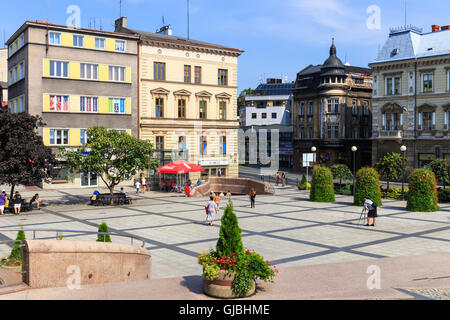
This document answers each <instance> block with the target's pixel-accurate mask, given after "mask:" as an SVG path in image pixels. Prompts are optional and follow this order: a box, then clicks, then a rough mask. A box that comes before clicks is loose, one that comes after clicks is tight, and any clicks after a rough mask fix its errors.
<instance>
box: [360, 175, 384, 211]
mask: <svg viewBox="0 0 450 320" xmlns="http://www.w3.org/2000/svg"><path fill="white" fill-rule="evenodd" d="M354 191H355V192H354V193H355V196H354V198H353V204H354V205H356V206H362V205H363V201H362V199H363V198H366V199H370V200H372V201H373V202H375V203H376V204H377V206H379V207H381V205H382V201H381V188H380V178H379V175H378V172H377V171H376V170H375V169H374V168H370V167H365V168H362V169H360V170H359V171H358V172H357V173H356V184H355V190H354Z"/></svg>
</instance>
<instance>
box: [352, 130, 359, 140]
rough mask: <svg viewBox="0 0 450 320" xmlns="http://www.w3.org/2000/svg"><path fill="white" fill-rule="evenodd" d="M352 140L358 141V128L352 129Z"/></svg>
mask: <svg viewBox="0 0 450 320" xmlns="http://www.w3.org/2000/svg"><path fill="white" fill-rule="evenodd" d="M352 139H358V128H352Z"/></svg>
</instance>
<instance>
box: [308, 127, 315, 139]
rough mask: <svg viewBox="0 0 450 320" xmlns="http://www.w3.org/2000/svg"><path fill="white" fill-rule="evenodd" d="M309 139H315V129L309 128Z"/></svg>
mask: <svg viewBox="0 0 450 320" xmlns="http://www.w3.org/2000/svg"><path fill="white" fill-rule="evenodd" d="M307 130H308V139H313V138H314V137H313V135H314V133H313V132H314V131H313V127H308V129H307Z"/></svg>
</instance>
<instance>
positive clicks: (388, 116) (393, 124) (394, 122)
mask: <svg viewBox="0 0 450 320" xmlns="http://www.w3.org/2000/svg"><path fill="white" fill-rule="evenodd" d="M402 125H403V115H402V114H401V113H398V112H393V113H390V112H386V113H383V126H384V127H385V130H386V131H397V130H400V127H401V126H402Z"/></svg>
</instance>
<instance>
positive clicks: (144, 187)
mask: <svg viewBox="0 0 450 320" xmlns="http://www.w3.org/2000/svg"><path fill="white" fill-rule="evenodd" d="M141 184H142V186H141V188H142V193H145V191H147V190H146V188H147V180H146V179H145V177H142V182H141Z"/></svg>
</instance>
